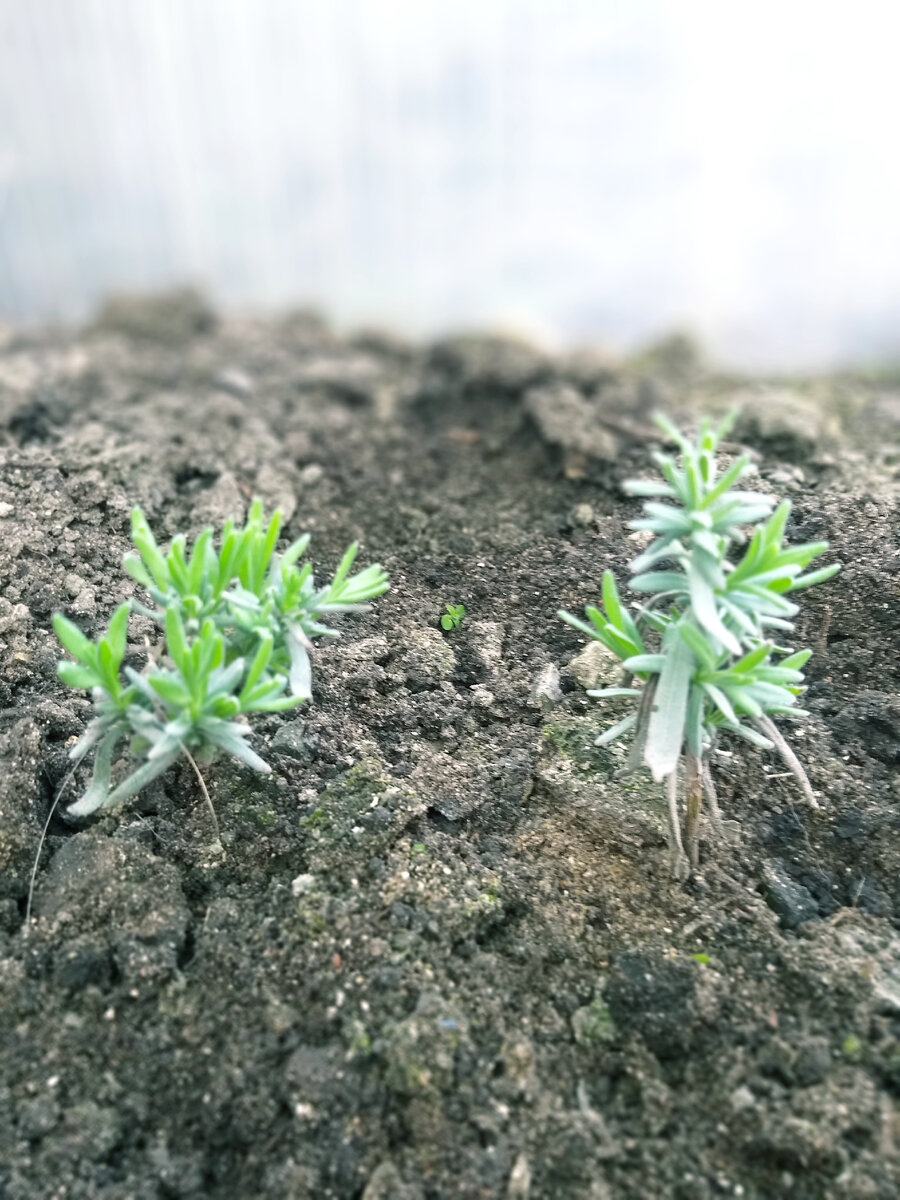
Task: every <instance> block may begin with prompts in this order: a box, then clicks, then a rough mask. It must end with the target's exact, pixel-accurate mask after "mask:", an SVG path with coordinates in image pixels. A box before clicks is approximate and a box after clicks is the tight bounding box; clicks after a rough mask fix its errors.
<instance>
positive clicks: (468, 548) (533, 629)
mask: <svg viewBox="0 0 900 1200" xmlns="http://www.w3.org/2000/svg"><path fill="white" fill-rule="evenodd" d="M735 400H737V401H739V402H740V403H741V404H742V406H743V416H742V418H741V422H740V424H739V426H738V427H737V429H736V432H735V434H734V435H733V436H734V439H735V448H736V446H737V445H738V444H740V445H745V446H747V447H749V448H750V449H752V450H753V451H754V453H755V454H756V456H757V461H758V464H759V470H760V486H761V487H762V488H764V489H766V490H770V491H772V492H773V493H774V494H776V495H778V496H788V497H790V499H791V500H792V501H793V504H794V509H793V516H792V519H791V526H790V536H791V537H792V539H793V540H800V539H808V538H818V537H822V536H824V537H827V538H829V539H830V541H831V544H832V549H831V551H830V556H834V557H836V558H837V559H839V560H841V562H842V563H843V564H844V570H843V574H842V575H840V576H839V577H838V578H837V579H836V580H834V581H831V582H829V583H828V584H826V585H823V586H821V587H819V588H814V589H812V591H810V592H809V593H803V595H802V599H803V605H804V606H803V612H802V615H801V618H800V620H799V625H798V632H797V644H798V645H811V646H813V647H814V649H815V658H814V659H813V661H812V663H811V668H810V672H809V679H810V689H809V695H808V704H807V707H808V708H809V709H810V711H811V717H810V718H809V720H807V721H805V722H803V723H801V724H799V725H798V727H796V728H795V729H794V730H793V732H792V734H791V736H792V740H793V744H794V745H795V746H796V748H797V750H798V753H799V754H800V757H801V758H802V760H803V761H804V762H805V764H806V766H807V769H808V771H809V774H810V778H811V780H812V784H813V787H814V788H815V789H816V792H817V795H818V798H819V807H818V808H815V809H813V808H811V807H809V806H807V805H806V804H805V803H804V802H803V799H802V797H801V796H800V795H799V792H798V789H797V787H796V785H795V782H794V781H793V779H791V778H790V777H786V776H785V774H784V770H783V767H782V765H781V763H780V762H779V760H777V758H775V757H773V756H772V755H771V754H768V753H764V752H760V751H757V750H755V749H753V748H752V747H747V746H744V745H734V744H729V745H726V744H724V742H723V744H722V746H721V749H720V750H719V751H718V752H717V753H716V754H715V756H714V764H713V765H714V772H715V776H716V780H717V785H718V789H719V796H720V804H721V807H722V809H723V815H724V816H725V818H726V819H727V821H728V823H729V824H728V831H729V839H728V841H727V843H726V844H716V843H715V842H713V841H712V840H711V836H710V831H707V839H706V840H705V842H704V845H703V866H702V870H701V872H700V874H699V875H698V876H697V877H695V878H694V879H693V880H691V881H690V882H688V883H687V884H686V885H683V886H681V885H678V884H677V883H676V882H675V880H674V879H673V878H672V876H671V873H670V869H669V863H668V856H667V849H666V842H665V833H664V820H663V812H662V802H661V797H660V796H659V795H658V794H657V790H656V788H655V787H654V786H653V785H652V783H651V782H650V781H649V780H648V779H645V778H642V777H634V778H630V779H626V780H621V779H616V778H615V772H616V770H617V768H618V766H619V765H621V761H622V755H623V754H624V753H625V750H624V748H620V747H619V746H614V747H611V748H608V749H606V748H604V749H598V748H596V747H595V746H594V744H593V743H594V738H595V737H596V735H597V733H598V732H599V731H600V730H601V729H602V728H604V727H605V726H606V725H607V724H609V723H611V721H612V720H614V719H615V714H616V711H617V710H616V709H615V706H614V702H613V703H611V704H607V705H605V706H604V705H603V704H601V703H597V702H592V701H591V700H589V699H588V698H587V697H586V696H585V694H584V687H583V685H584V683H585V682H588V683H590V682H591V681H595V682H596V680H598V679H601V678H606V677H608V674H609V670H610V667H609V664H608V663H607V662H606V661H605V660H604V659H603V657H602V656H598V655H597V654H596V653H594V652H588V653H584V652H583V646H582V639H580V638H579V636H578V635H577V633H576V632H575V631H574V630H572V629H571V628H569V627H568V626H566V625H564V624H563V623H561V622H560V621H559V620H557V618H556V616H555V613H556V610H557V609H558V608H559V607H565V608H568V609H569V610H571V611H577V610H579V609H580V608H581V607H582V606H583V605H584V604H585V603H591V602H595V601H596V599H597V595H598V587H599V579H600V575H601V572H602V571H603V569H604V568H605V567H611V568H612V569H613V570H614V571H615V572H616V573H617V575H618V577H619V578H620V580H624V579H625V578H626V574H627V563H628V561H629V560H630V559H631V558H633V557H634V556H635V553H636V547H637V545H638V544H639V536H640V535H636V534H633V533H631V532H630V531H629V529H628V525H627V522H628V521H629V519H631V518H632V517H634V516H635V515H636V512H637V506H636V504H635V502H633V501H630V500H628V499H627V498H626V497H625V496H624V495H623V493H622V491H621V482H622V480H623V479H624V478H626V477H627V476H629V475H634V474H640V473H649V471H650V470H651V469H652V466H651V464H650V461H649V450H650V449H652V448H653V447H654V445H655V444H656V443H655V442H654V434H653V427H652V426H651V425H650V423H649V420H648V416H649V414H650V412H652V410H653V409H654V408H656V407H663V408H665V409H666V410H667V411H668V412H669V413H671V414H672V415H673V416H674V417H675V418H676V419H680V420H682V421H688V422H689V421H690V420H692V419H694V418H695V417H696V415H697V414H698V413H699V412H701V411H712V412H718V411H721V410H723V409H724V408H726V407H728V406H729V405H730V404H731V403H732V402H733V401H735ZM898 416H900V383H898V381H897V380H896V379H895V378H892V377H891V376H890V375H882V376H879V377H871V378H861V377H858V376H845V377H832V378H828V379H814V380H794V381H789V382H785V381H776V382H772V381H769V382H754V381H749V380H746V379H737V378H729V377H726V376H723V375H721V374H717V373H715V372H713V371H711V370H709V369H707V368H706V367H705V366H704V365H703V363H702V362H701V361H700V360H699V359H698V357H697V355H696V354H695V353H694V352H693V351H692V350H691V348H690V346H689V345H688V344H687V343H685V342H684V341H683V340H679V339H673V340H670V341H669V342H667V343H665V344H663V345H661V346H657V347H655V348H653V349H652V350H650V351H648V352H647V353H645V354H643V355H640V356H637V357H635V358H633V359H631V360H627V361H617V360H615V359H613V358H612V357H610V356H604V355H601V354H597V353H592V354H588V353H583V354H577V355H570V356H568V357H564V358H551V357H549V356H546V355H544V354H542V353H540V352H539V351H537V350H535V349H533V348H531V347H528V346H526V345H520V344H518V343H515V342H512V341H504V340H497V339H489V338H458V339H452V340H446V341H443V342H440V343H438V344H434V345H431V346H427V347H417V346H408V345H405V344H402V343H400V342H398V341H396V340H394V339H392V338H390V337H388V336H386V335H381V334H377V333H368V334H363V335H359V336H357V337H355V338H351V339H349V340H347V339H341V338H339V337H338V336H337V335H335V334H334V333H333V332H332V331H330V330H329V329H328V328H327V327H326V326H325V325H324V324H323V323H322V322H321V321H319V320H317V319H316V318H315V317H314V316H311V315H310V314H308V313H295V314H292V315H290V316H287V317H284V318H282V319H279V320H273V321H268V322H266V321H250V320H229V321H218V320H217V319H216V317H215V315H214V314H213V313H212V312H211V311H210V310H209V308H208V306H207V305H206V304H204V302H203V301H202V300H201V299H200V298H198V297H196V296H194V295H192V294H188V293H185V294H182V295H179V296H170V297H165V298H161V299H160V298H157V299H151V300H146V301H136V300H122V301H118V302H115V303H111V304H110V305H108V306H107V308H106V309H105V310H104V311H103V312H102V313H101V314H100V315H99V316H98V318H97V319H96V321H95V322H94V323H93V324H92V325H91V326H90V327H88V328H84V329H81V330H77V331H71V330H38V331H27V332H26V331H18V330H6V331H5V332H3V333H0V422H2V430H3V433H2V461H0V532H2V539H0V708H2V711H0V749H2V753H3V768H2V775H0V864H2V870H0V1197H3V1198H4V1200H48V1198H50V1197H54V1198H59V1200H63V1198H65V1200H85V1198H88V1197H90V1198H92V1200H94V1198H96V1200H161V1198H169V1197H184V1198H188V1197H191V1198H193V1197H211V1198H221V1200H231V1198H240V1200H255V1198H259V1200H263V1198H265V1200H304V1198H310V1200H330V1198H336V1200H361V1198H362V1200H445V1198H446V1200H450V1198H466V1200H488V1198H493V1197H502V1198H507V1197H508V1198H510V1200H528V1198H530V1200H567V1198H573V1200H581V1198H585V1200H632V1198H633V1200H653V1198H656V1197H675V1198H677V1200H688V1198H690V1200H705V1198H706V1197H710V1198H712V1197H719V1196H735V1197H744V1198H745V1200H771V1198H773V1197H782V1196H784V1197H788V1196H789V1197H792V1198H795V1200H818V1198H820V1197H823V1198H827V1200H851V1198H852V1200H876V1198H877V1200H892V1198H894V1197H896V1196H897V1195H898V1194H900V1153H898V1138H900V1124H898V1118H897V1108H896V1104H897V1096H898V1092H900V953H898V951H900V935H898V932H897V918H898V916H900V873H898V865H900V854H898V838H897V833H898V815H897V802H898V793H900V788H898V772H897V767H898V763H900V701H898V698H897V696H898V690H897V684H898V671H900V658H898V623H900V618H898V578H900V576H898V572H900V549H898V544H897V528H898V522H897V506H896V502H897V483H898V477H900V453H898V448H897V446H896V444H895V442H893V441H892V439H895V438H896V431H897V426H898ZM254 495H259V496H261V497H262V498H263V500H264V501H265V503H266V505H267V506H268V507H271V506H274V505H276V504H277V505H280V506H281V507H282V508H283V509H284V512H285V516H286V532H287V534H288V535H289V536H290V537H295V536H297V535H299V533H301V532H302V531H304V530H309V531H310V532H311V533H312V535H313V541H312V547H311V553H312V557H313V559H314V561H315V563H316V564H317V568H318V569H319V570H320V571H321V572H325V571H327V570H329V569H331V568H333V566H334V565H335V564H336V563H337V561H338V559H339V557H340V554H341V552H342V551H343V549H344V547H345V545H346V544H347V543H348V542H349V541H350V540H353V539H357V540H359V541H360V543H361V545H362V551H361V561H364V562H370V561H375V560H378V561H380V562H381V563H383V564H384V565H385V567H386V568H387V569H388V570H389V571H390V574H391V578H392V583H393V586H392V590H391V591H390V592H389V593H388V594H387V595H386V596H385V597H383V598H382V599H381V600H379V602H378V603H377V605H376V606H375V608H374V610H373V611H372V612H371V613H369V614H366V615H364V616H359V617H352V616H348V617H346V618H343V619H342V621H341V630H342V634H343V636H342V638H341V639H340V641H337V642H334V643H329V644H328V645H322V646H321V648H320V649H318V650H317V652H316V657H315V663H314V669H315V696H314V702H313V703H312V704H311V705H310V706H309V707H308V708H304V709H303V710H302V711H300V710H298V711H295V712H292V713H288V714H282V715H278V716H273V717H267V718H265V719H262V720H259V721H258V722H257V723H256V724H255V726H254V729H255V733H254V736H253V744H254V745H255V746H256V748H257V749H258V750H259V752H260V753H261V754H263V756H264V757H265V758H266V759H267V760H268V761H269V762H270V763H271V764H272V767H273V771H272V774H271V775H270V776H258V775H255V774H254V773H253V772H251V771H249V770H246V769H244V768H243V767H242V766H241V765H240V764H237V763H235V762H233V761H220V762H218V763H216V764H214V765H213V766H212V767H211V768H209V769H208V771H207V784H208V786H209V790H210V793H211V795H212V798H213V801H214V804H215V808H216V811H217V813H218V820H219V823H220V826H221V830H222V842H223V843H224V853H218V852H217V851H216V849H215V846H214V831H213V829H212V826H211V822H210V818H209V813H208V810H207V808H206V806H205V804H204V801H203V798H202V794H201V793H200V790H199V788H198V786H197V782H196V779H195V778H194V776H193V773H192V771H191V769H190V767H189V766H188V765H187V764H186V763H183V764H180V765H177V766H176V767H175V768H173V769H172V770H171V771H170V772H169V773H168V774H167V776H166V777H165V778H164V779H163V780H162V781H160V782H158V783H157V784H156V785H155V786H152V787H149V788H148V789H146V791H145V793H144V794H142V796H141V797H140V799H139V801H138V802H137V803H134V804H133V805H131V806H130V807H128V808H126V809H124V810H123V811H121V812H119V813H115V814H113V815H110V816H104V817H102V818H100V819H98V820H93V821H90V822H80V823H79V822H74V821H71V820H67V819H66V817H65V813H64V808H65V803H62V804H61V805H60V808H59V810H57V812H56V813H55V814H54V815H53V817H52V818H51V820H50V823H49V831H48V838H47V841H46V844H45V846H44V850H43V854H42V857H41V861H40V868H39V871H38V874H37V880H36V888H35V895H34V919H33V922H32V927H31V929H30V930H28V931H26V930H25V929H24V914H25V903H26V895H27V891H28V886H29V877H30V873H31V867H32V861H33V858H34V854H35V851H36V848H37V845H38V840H39V837H40V833H41V829H42V826H43V824H44V822H45V821H46V820H47V817H48V814H49V813H50V809H51V805H52V803H53V800H54V797H55V796H56V794H57V791H58V789H59V787H60V785H61V784H62V782H63V780H64V778H65V776H66V773H67V770H68V763H67V752H68V748H69V747H70V745H71V744H72V740H73V739H74V738H77V737H78V736H79V735H80V734H81V733H82V731H83V729H84V725H85V722H86V720H87V718H88V715H89V711H90V707H89V701H88V698H87V696H86V695H83V694H78V693H75V692H73V691H71V690H68V689H66V688H65V687H63V685H62V684H61V683H59V681H58V680H57V679H56V675H55V666H56V660H57V657H58V653H59V651H58V647H57V645H56V643H55V639H54V637H53V634H52V629H51V615H52V613H53V612H54V611H55V610H57V609H60V610H63V611H65V612H66V613H68V614H69V615H70V616H71V617H72V618H73V619H75V620H76V621H78V622H79V623H80V624H81V625H82V627H83V628H84V629H85V630H86V631H88V632H89V633H91V634H92V635H93V634H96V633H97V631H98V630H100V629H102V628H103V627H104V626H105V623H106V621H107V619H108V616H109V614H110V612H111V610H112V608H113V606H114V605H115V604H117V603H118V602H120V601H121V600H122V599H123V598H124V597H126V596H128V595H130V594H131V593H132V589H133V586H134V585H133V584H132V582H131V581H130V580H129V579H128V577H127V576H125V575H124V574H123V572H122V570H121V568H120V563H121V558H122V555H123V553H124V552H125V551H126V549H127V547H128V519H129V510H130V508H131V506H132V505H134V504H136V503H137V504H140V505H141V506H142V508H143V509H144V511H145V513H146V514H147V516H148V518H149V520H150V522H151V524H152V526H153V528H154V529H155V530H156V531H157V534H158V536H159V537H160V538H161V539H167V538H169V537H171V536H172V535H173V534H174V533H176V532H177V531H180V530H185V531H188V532H190V533H191V534H196V533H197V532H198V531H199V530H200V529H202V528H203V527H204V526H205V525H207V524H210V523H211V524H214V525H219V524H220V523H221V522H222V521H223V520H224V519H225V518H226V517H227V516H229V515H232V516H236V517H240V516H241V515H242V514H243V512H244V511H245V509H246V505H247V503H248V501H249V499H250V498H251V497H252V496H254ZM448 603H452V604H458V603H462V604H464V605H465V606H466V610H467V615H466V617H465V620H464V621H463V622H462V624H461V625H460V627H459V628H458V629H455V630H452V631H449V632H445V631H443V630H442V629H441V628H440V615H441V613H442V611H443V610H444V606H445V605H446V604H448ZM148 636H153V630H152V627H151V626H150V625H149V623H142V621H141V620H140V619H134V620H133V622H132V637H133V645H132V646H131V650H130V656H131V659H130V660H131V661H132V662H133V664H134V665H136V666H139V665H140V664H141V663H142V662H143V661H144V655H145V654H146V650H147V644H146V638H147V637H148ZM79 782H82V783H83V779H81V777H79V779H77V780H75V782H74V783H73V784H71V785H70V787H71V788H72V790H71V791H68V792H67V795H68V797H69V798H70V799H74V798H75V795H76V794H77V793H76V791H75V787H76V786H77V785H78V783H79ZM64 801H65V797H64Z"/></svg>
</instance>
